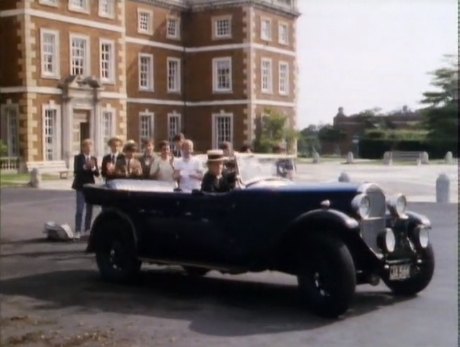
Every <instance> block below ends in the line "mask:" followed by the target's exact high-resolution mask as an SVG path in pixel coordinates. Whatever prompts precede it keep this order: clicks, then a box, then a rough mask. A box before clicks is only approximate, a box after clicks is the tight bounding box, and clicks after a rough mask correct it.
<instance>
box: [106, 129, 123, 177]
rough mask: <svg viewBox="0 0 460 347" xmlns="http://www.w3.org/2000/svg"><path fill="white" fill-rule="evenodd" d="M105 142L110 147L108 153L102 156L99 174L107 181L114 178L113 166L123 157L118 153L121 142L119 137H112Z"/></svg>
mask: <svg viewBox="0 0 460 347" xmlns="http://www.w3.org/2000/svg"><path fill="white" fill-rule="evenodd" d="M107 144H108V145H109V147H110V153H109V154H107V155H105V156H104V157H103V158H102V164H101V175H102V177H103V178H104V179H105V180H106V181H107V180H110V179H113V178H115V166H116V164H117V161H122V160H123V159H124V155H123V153H120V150H121V146H122V144H123V142H122V141H121V139H120V138H119V137H112V138H110V139H109V141H108V142H107Z"/></svg>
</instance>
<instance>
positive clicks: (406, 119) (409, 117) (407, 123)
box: [333, 106, 422, 154]
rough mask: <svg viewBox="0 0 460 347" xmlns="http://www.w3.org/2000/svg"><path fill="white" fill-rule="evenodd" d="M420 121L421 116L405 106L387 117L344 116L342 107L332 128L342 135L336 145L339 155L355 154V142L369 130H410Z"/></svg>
mask: <svg viewBox="0 0 460 347" xmlns="http://www.w3.org/2000/svg"><path fill="white" fill-rule="evenodd" d="M421 121H422V116H421V115H420V113H419V112H417V111H411V110H409V109H408V108H407V107H406V106H404V107H403V108H402V110H401V111H399V112H393V113H391V114H389V115H377V116H372V117H366V116H363V115H360V114H357V115H351V116H346V115H345V113H344V110H343V107H339V110H338V113H337V115H336V116H335V117H334V123H333V124H334V128H335V129H337V130H339V131H340V132H342V133H343V134H344V136H343V139H342V140H341V141H340V143H338V144H336V147H337V148H338V149H339V151H340V152H341V154H345V153H348V152H350V151H352V152H355V151H356V147H357V141H358V140H359V138H360V137H361V136H362V135H363V134H364V132H365V131H366V130H369V129H378V128H386V129H411V128H414V127H416V126H417V125H419V124H420V122H421Z"/></svg>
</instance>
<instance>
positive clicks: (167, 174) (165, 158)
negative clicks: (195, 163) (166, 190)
mask: <svg viewBox="0 0 460 347" xmlns="http://www.w3.org/2000/svg"><path fill="white" fill-rule="evenodd" d="M158 147H159V148H160V157H159V158H157V159H156V160H155V161H154V162H153V164H152V166H151V168H150V176H151V177H152V178H153V179H155V180H159V181H168V182H174V181H175V180H174V165H173V162H174V156H172V154H171V147H170V146H169V142H168V141H161V142H160V144H159V146H158Z"/></svg>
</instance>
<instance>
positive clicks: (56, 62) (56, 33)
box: [40, 28, 60, 79]
mask: <svg viewBox="0 0 460 347" xmlns="http://www.w3.org/2000/svg"><path fill="white" fill-rule="evenodd" d="M45 34H49V35H53V36H54V55H53V61H54V64H53V65H54V66H53V70H54V71H53V72H48V71H45V50H44V44H45V40H44V36H45ZM59 50H60V45H59V31H56V30H49V29H43V28H41V29H40V52H41V53H40V63H41V77H42V78H53V79H59V78H60V51H59Z"/></svg>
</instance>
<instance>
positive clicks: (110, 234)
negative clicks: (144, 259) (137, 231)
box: [96, 230, 141, 282]
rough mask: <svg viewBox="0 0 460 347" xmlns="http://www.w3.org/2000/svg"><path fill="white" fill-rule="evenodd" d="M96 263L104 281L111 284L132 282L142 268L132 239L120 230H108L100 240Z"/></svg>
mask: <svg viewBox="0 0 460 347" xmlns="http://www.w3.org/2000/svg"><path fill="white" fill-rule="evenodd" d="M96 262H97V266H98V268H99V273H100V274H101V277H102V279H104V280H106V281H110V282H130V281H132V280H134V279H135V278H136V276H137V275H138V273H139V270H140V267H141V262H140V261H139V260H138V259H137V257H136V251H135V247H134V242H133V240H132V237H130V235H128V234H127V233H126V232H121V231H119V230H108V231H107V232H106V233H105V235H104V236H103V237H102V238H101V239H100V243H99V245H98V247H97V249H96Z"/></svg>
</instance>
